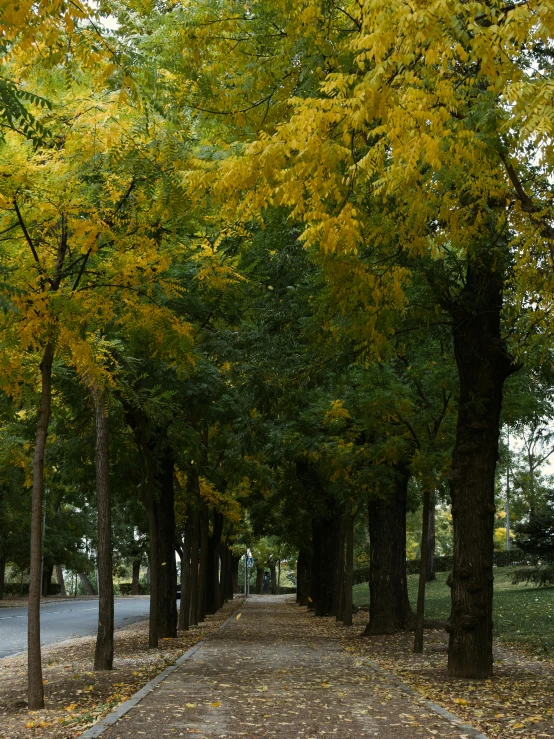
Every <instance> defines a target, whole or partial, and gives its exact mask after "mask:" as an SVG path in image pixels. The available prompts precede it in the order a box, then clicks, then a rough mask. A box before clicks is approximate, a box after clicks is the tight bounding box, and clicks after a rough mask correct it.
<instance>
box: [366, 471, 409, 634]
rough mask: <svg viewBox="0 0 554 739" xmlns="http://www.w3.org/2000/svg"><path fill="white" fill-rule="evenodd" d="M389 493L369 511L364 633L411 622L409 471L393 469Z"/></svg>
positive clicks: (390, 630)
mask: <svg viewBox="0 0 554 739" xmlns="http://www.w3.org/2000/svg"><path fill="white" fill-rule="evenodd" d="M393 474H394V481H393V484H392V485H391V491H390V495H389V497H388V498H386V499H379V498H373V499H370V501H369V503H368V510H369V552H370V567H369V596H370V601H369V623H368V625H367V627H366V629H365V634H366V635H373V634H394V633H395V632H397V631H400V630H402V629H405V628H407V627H409V626H411V625H412V624H413V614H412V609H411V607H410V601H409V600H408V582H407V579H406V500H407V495H408V480H409V473H408V471H407V470H406V469H404V468H401V467H400V468H396V470H395V471H394V472H393Z"/></svg>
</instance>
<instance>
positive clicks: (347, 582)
mask: <svg viewBox="0 0 554 739" xmlns="http://www.w3.org/2000/svg"><path fill="white" fill-rule="evenodd" d="M345 538H346V553H345V556H344V595H343V603H342V622H343V624H344V625H345V626H352V586H353V578H354V516H348V517H347V519H346V526H345Z"/></svg>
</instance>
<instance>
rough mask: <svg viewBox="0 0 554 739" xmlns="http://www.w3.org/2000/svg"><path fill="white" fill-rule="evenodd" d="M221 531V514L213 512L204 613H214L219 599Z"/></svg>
mask: <svg viewBox="0 0 554 739" xmlns="http://www.w3.org/2000/svg"><path fill="white" fill-rule="evenodd" d="M222 533H223V515H222V514H221V513H219V512H218V511H214V513H213V528H212V535H211V536H210V537H209V539H208V557H207V560H206V613H209V614H214V613H216V611H217V609H218V601H219V548H220V543H221V534H222Z"/></svg>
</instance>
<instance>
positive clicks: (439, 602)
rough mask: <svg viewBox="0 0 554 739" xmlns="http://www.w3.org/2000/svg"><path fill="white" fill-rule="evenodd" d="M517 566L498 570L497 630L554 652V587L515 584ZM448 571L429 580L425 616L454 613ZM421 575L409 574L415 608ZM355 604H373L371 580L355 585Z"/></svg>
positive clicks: (503, 635)
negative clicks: (434, 580) (370, 599)
mask: <svg viewBox="0 0 554 739" xmlns="http://www.w3.org/2000/svg"><path fill="white" fill-rule="evenodd" d="M513 571H514V568H513V567H497V568H495V570H494V633H495V635H496V636H498V637H499V638H500V639H502V640H503V641H507V642H513V643H517V644H519V645H521V646H524V647H527V648H531V649H533V651H535V652H537V653H542V654H544V653H547V652H548V653H553V652H554V587H548V588H536V587H531V586H529V585H528V586H524V585H517V586H516V585H512V573H513ZM446 578H447V573H446V572H439V573H438V574H437V580H436V582H433V583H428V585H427V592H426V596H427V597H426V604H425V616H426V617H427V618H436V619H442V620H446V619H447V618H448V614H449V613H450V589H449V588H448V586H447V585H446ZM417 581H418V576H417V575H409V576H408V590H409V594H410V600H411V601H412V605H413V607H414V609H415V604H416V600H417ZM353 593H354V595H353V598H354V604H355V605H357V606H358V607H366V608H367V606H368V605H369V590H368V585H367V583H362V584H361V585H355V586H354V591H353Z"/></svg>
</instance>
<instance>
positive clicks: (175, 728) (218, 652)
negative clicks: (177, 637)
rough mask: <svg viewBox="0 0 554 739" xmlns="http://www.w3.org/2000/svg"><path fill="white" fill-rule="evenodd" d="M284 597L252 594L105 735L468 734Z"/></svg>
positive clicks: (113, 738) (454, 738) (315, 738)
mask: <svg viewBox="0 0 554 739" xmlns="http://www.w3.org/2000/svg"><path fill="white" fill-rule="evenodd" d="M316 626H317V625H316V624H315V623H314V620H312V619H310V618H304V617H302V616H301V615H300V614H299V612H298V609H297V608H296V606H295V605H292V604H290V603H286V602H285V598H284V597H276V596H273V597H271V596H253V597H251V598H249V600H248V601H247V602H246V603H245V605H244V607H243V610H242V614H241V617H240V618H239V620H236V619H233V620H232V621H231V622H230V623H228V624H227V625H226V626H225V627H224V628H222V629H220V630H219V631H217V632H215V633H214V634H212V635H211V636H210V637H208V639H207V640H206V642H205V643H204V645H203V646H201V648H200V649H199V650H198V651H197V652H196V653H195V654H194V655H193V656H192V657H191V658H190V659H189V660H187V661H186V662H184V663H183V665H182V666H181V667H179V668H178V669H176V670H175V671H174V672H173V673H171V675H169V677H168V678H167V679H166V680H165V681H164V682H162V683H161V684H160V685H159V686H158V687H157V688H156V689H155V690H154V691H153V692H152V693H150V694H149V695H148V696H147V697H146V698H144V699H143V700H142V701H141V702H140V703H139V704H138V705H137V706H135V707H134V708H133V709H132V710H131V711H130V712H129V713H128V714H126V716H124V717H123V718H122V719H120V720H119V721H118V722H117V723H116V724H114V725H113V726H111V727H110V728H108V729H107V730H106V731H105V732H104V733H103V734H102V739H130V738H131V737H132V739H141V738H142V737H145V738H148V737H151V738H152V739H154V738H155V739H165V738H166V737H194V738H195V739H205V738H206V739H207V738H210V739H211V738H212V737H218V738H220V739H226V738H228V739H231V738H234V737H246V738H247V739H261V738H262V737H276V738H277V739H293V738H298V739H321V738H322V737H324V738H326V737H335V738H336V739H360V738H361V737H374V736H377V737H380V738H381V739H416V738H417V737H427V739H429V738H430V737H436V738H437V739H460V737H464V736H465V734H464V732H463V731H462V730H461V729H460V727H458V726H455V725H454V724H452V723H451V722H449V721H447V720H446V719H444V718H442V717H441V716H438V715H437V714H435V713H433V712H431V711H429V710H428V709H427V708H426V707H425V706H424V705H423V704H422V703H419V702H417V701H416V700H413V699H412V698H410V696H408V695H406V694H405V693H403V692H401V691H400V690H399V689H398V688H396V687H395V686H394V685H392V684H391V683H389V682H388V681H387V679H386V678H383V677H381V676H379V675H376V674H374V673H372V672H368V671H367V670H365V669H363V668H362V667H359V666H356V663H355V661H354V659H353V658H352V657H351V656H350V655H349V654H348V653H347V652H345V651H344V650H343V649H341V648H340V647H339V646H338V644H337V643H336V642H333V641H332V640H331V639H329V638H327V637H323V636H321V634H318V629H317V628H316Z"/></svg>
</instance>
